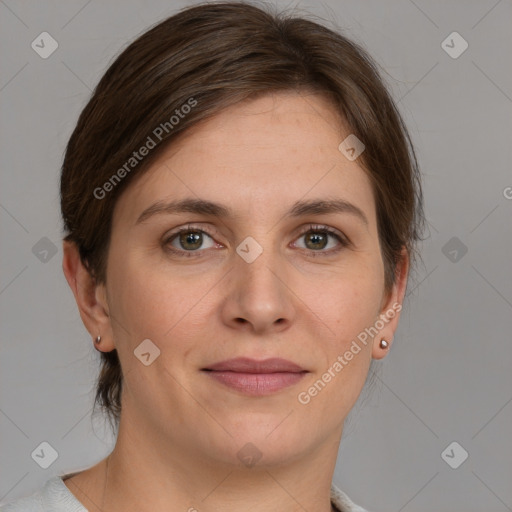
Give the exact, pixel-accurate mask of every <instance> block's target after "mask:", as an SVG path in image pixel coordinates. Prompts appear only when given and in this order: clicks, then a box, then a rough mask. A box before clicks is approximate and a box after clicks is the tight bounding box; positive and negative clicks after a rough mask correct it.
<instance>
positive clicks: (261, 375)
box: [203, 357, 308, 396]
mask: <svg viewBox="0 0 512 512" xmlns="http://www.w3.org/2000/svg"><path fill="white" fill-rule="evenodd" d="M203 371H204V372H205V373H206V374H207V375H208V376H209V377H211V378H212V379H214V380H215V381H217V382H220V383H221V384H223V385H224V386H227V387H230V388H232V389H235V390H236V391H238V392H241V393H243V394H245V395H253V396H257V395H267V394H271V393H275V392H277V391H280V390H282V389H284V388H287V387H289V386H292V385H294V384H297V383H298V382H299V381H300V380H301V379H302V378H303V377H304V375H305V374H306V373H308V371H307V370H305V369H304V368H301V367H300V366H299V365H297V364H295V363H292V362H291V361H287V360H286V359H280V358H272V359H265V360H263V361H257V360H255V359H249V358H244V357H242V358H237V359H229V360H227V361H221V362H219V363H215V364H213V365H211V366H208V367H207V368H203Z"/></svg>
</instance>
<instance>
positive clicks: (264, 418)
mask: <svg viewBox="0 0 512 512" xmlns="http://www.w3.org/2000/svg"><path fill="white" fill-rule="evenodd" d="M349 134H350V130H349V129H347V128H346V127H344V126H343V122H342V120H341V119H339V118H338V117H337V116H336V114H335V111H334V109H333V108H332V107H331V106H330V104H329V103H328V102H327V101H326V100H325V99H324V98H323V97H321V96H318V95H314V94H309V95H304V94H302V95H298V94H296V93H291V92H290V93H279V94H273V95H268V96H265V97H262V98H259V99H256V100H251V101H248V102H245V103H244V104H238V105H236V106H234V107H231V108H230V109H227V110H225V111H224V112H222V113H221V114H220V115H217V116H216V117H215V118H212V119H211V120H208V121H207V122H205V123H203V124H201V125H199V126H196V127H194V129H192V130H190V131H189V132H187V133H186V135H185V136H184V137H182V138H181V139H180V140H179V141H177V143H175V144H173V145H172V146H170V147H169V148H167V150H166V151H165V153H164V154H162V155H161V157H160V158H159V160H158V161H157V162H156V163H155V164H154V165H153V166H152V167H151V169H150V170H149V171H148V172H147V173H146V174H144V175H143V176H141V177H138V178H137V180H136V181H134V182H133V183H131V184H130V186H129V187H128V188H127V189H126V190H125V191H124V192H123V194H122V195H121V197H120V198H119V200H118V203H117V204H116V208H115V211H114V218H113V230H112V238H111V244H110V247H109V254H108V263H107V283H106V286H105V285H96V284H95V283H94V282H93V281H92V280H91V279H90V277H89V275H88V273H87V272H86V270H85V269H84V267H83V266H82V264H81V263H80V261H79V258H78V254H77V251H76V248H75V247H74V246H73V245H72V244H70V243H66V242H65V243H64V261H63V269H64V273H65V275H66V278H67V280H68V283H69V285H70V287H71V289H72V290H73V293H74V295H75V298H76V301H77V304H78V307H79V310H80V314H81V317H82V320H83V322H84V324H85V326H86V328H87V329H88V331H89V333H90V334H91V336H92V337H93V338H96V336H97V335H101V336H102V341H101V345H100V347H101V350H104V351H110V350H112V349H114V348H116V349H117V350H118V353H119V357H120V360H121V365H122V368H123V374H124V390H123V398H122V410H123V413H122V418H121V424H120V429H119V435H118V439H117V444H116V446H115V448H114V451H113V452H112V454H111V455H110V458H109V472H108V485H107V490H106V496H105V497H103V489H104V484H105V469H106V468H105V460H104V461H101V462H100V463H98V464H97V465H96V466H94V467H92V468H90V469H88V470H86V471H83V472H81V473H79V474H77V475H76V476H74V477H72V478H70V479H68V480H66V482H65V483H66V485H67V486H68V488H69V489H70V490H71V491H72V492H73V493H74V494H75V495H76V496H77V498H78V499H79V500H80V501H82V503H84V505H85V506H86V507H88V508H89V510H97V509H99V508H100V507H101V503H102V500H103V499H104V500H105V501H104V510H108V511H117V510H119V511H120V510H126V511H131V510H134V511H135V510H137V511H140V510H152V511H155V512H159V511H162V512H163V511H164V510H165V511H168V510H169V506H170V505H171V504H172V506H173V508H172V510H189V509H190V507H195V508H196V509H197V510H199V511H210V510H211V511H214V510H223V511H226V510H228V511H231V510H233V511H234V510H254V511H260V510H261V511H263V510H280V511H295V510H303V509H306V510H308V511H311V512H313V511H318V512H327V511H328V510H330V503H329V488H330V485H331V481H332V476H333V472H334V466H335V463H336V457H337V451H338V445H339V442H340V438H341V434H342V429H343V422H344V420H345V418H346V416H347V414H348V413H349V411H350V409H351V408H352V406H353V405H354V403H355V402H356V400H357V397H358V396H359V393H360V391H361V389H362V387H363V385H364V382H365V380H366V377H367V374H368V368H369V365H370V362H371V359H372V358H375V359H380V358H382V357H384V356H385V355H386V353H387V351H386V350H383V349H381V348H379V342H380V340H381V339H386V340H387V341H388V342H391V341H392V339H393V335H394V332H395V330H396V328H397V325H398V320H399V316H400V315H399V313H397V314H396V315H394V318H393V319H391V320H389V321H388V322H386V323H385V325H384V327H383V328H382V329H381V330H380V332H379V333H378V335H376V336H375V337H374V338H373V339H369V342H368V343H367V345H366V346H365V345H363V344H360V346H361V350H360V351H359V352H358V353H357V354H356V355H354V357H353V359H352V360H351V361H350V362H348V364H347V365H346V366H344V368H343V370H342V371H340V372H339V373H338V374H336V376H335V377H334V378H332V379H331V381H330V382H329V383H327V384H326V385H325V387H324V388H323V389H322V390H321V391H320V392H318V394H317V395H316V396H314V397H313V398H311V401H310V402H309V403H307V404H301V403H300V402H299V401H298V399H297V395H298V393H299V392H301V391H304V390H307V389H308V388H309V387H310V386H311V385H312V384H313V383H314V382H315V381H318V379H319V378H321V376H322V374H324V373H325V372H326V371H327V369H328V368H329V367H332V365H333V363H334V362H335V361H336V360H337V358H338V356H340V355H343V354H344V353H345V352H346V351H347V350H348V349H349V348H350V346H351V343H352V342H353V340H355V339H357V335H358V334H359V333H361V332H362V331H364V329H365V328H367V327H370V326H373V325H374V324H375V322H376V320H378V318H379V315H380V314H384V313H386V311H388V310H389V309H390V308H392V306H393V304H397V303H399V304H401V303H402V300H403V296H404V293H405V286H406V280H407V274H408V257H407V254H406V253H405V251H404V252H403V259H402V262H401V264H400V265H399V267H398V270H397V280H396V283H395V286H394V287H393V289H392V290H390V291H389V293H386V292H385V290H384V265H383V261H382V256H381V253H380V246H379V239H378V234H377V219H376V210H375V205H374V197H373V193H372V188H371V185H370V181H369V178H368V176H367V175H366V173H365V172H364V171H363V170H362V168H361V167H360V166H359V165H358V161H357V160H355V161H349V160H348V159H347V158H345V156H344V155H343V154H342V153H341V152H340V151H339V150H338V145H339V144H340V142H341V141H342V140H343V139H345V137H347V136H348V135H349ZM186 197H192V198H196V199H197V198H201V199H207V200H210V201H214V202H218V203H222V204H224V205H226V206H228V207H230V208H231V209H233V211H234V214H235V215H234V216H233V217H232V218H218V217H215V216H212V215H205V214H201V215H199V214H196V213H179V214H158V215H154V216H152V217H150V218H147V219H146V220H145V221H144V222H142V223H138V224H137V223H136V221H137V218H138V217H139V215H140V214H141V213H142V211H144V210H145V209H146V208H148V207H149V206H151V205H152V204H153V203H155V202H157V201H169V200H175V199H183V198H186ZM335 198H339V199H344V200H346V201H349V202H350V203H352V204H354V205H356V206H357V207H358V208H360V209H361V210H362V211H363V212H364V214H365V216H366V218H367V220H368V225H366V224H365V223H364V222H362V221H361V220H360V219H359V218H358V217H357V216H356V215H354V214H351V213H347V212H345V213H329V214H321V215H319V214H314V215H311V214H310V215H305V216H302V217H297V218H290V217H286V215H285V213H286V212H287V211H288V209H289V208H290V207H291V206H292V205H293V204H294V203H295V202H296V201H298V200H310V199H335ZM189 223H190V224H192V226H193V228H194V230H199V229H201V230H207V231H208V235H203V245H202V246H201V248H200V249H199V250H196V251H192V250H190V247H191V245H190V244H189V245H185V246H183V245H180V244H179V238H175V239H174V241H170V242H166V239H168V238H170V235H172V234H174V232H175V230H176V228H180V227H186V226H187V225H188V224H189ZM311 223H312V224H314V225H315V229H316V228H317V225H320V226H328V227H331V228H333V229H335V230H336V231H338V232H339V233H340V234H341V235H342V236H343V235H344V236H345V237H347V238H348V240H349V243H348V245H347V246H342V245H341V244H340V242H339V241H338V240H337V239H336V238H334V237H333V236H331V235H329V238H328V241H327V245H326V246H325V247H324V246H323V245H322V243H321V242H320V243H318V242H316V245H315V242H314V240H311V235H309V238H308V236H306V235H307V232H308V230H309V224H311ZM318 229H319V230H320V231H321V228H318ZM301 230H303V232H302V234H301ZM323 233H324V236H326V234H325V232H323ZM248 236H251V237H252V238H253V239H255V240H256V241H257V242H258V244H259V245H260V246H261V247H262V249H263V252H262V253H261V254H260V256H259V257H258V258H256V260H255V261H253V262H252V263H247V262H246V261H244V259H242V258H241V257H240V256H239V255H238V254H237V252H236V248H237V246H238V245H239V244H240V243H241V242H242V241H243V240H244V239H245V238H246V237H248ZM185 242H186V240H185ZM312 242H313V243H312ZM171 244H172V245H171ZM169 246H170V247H172V248H174V249H176V250H178V251H179V250H180V249H181V253H182V254H183V253H186V251H187V248H189V249H188V253H192V252H194V254H198V253H200V256H199V257H190V258H186V257H179V256H178V255H175V254H173V253H170V252H169V251H168V250H166V247H169ZM336 248H340V250H339V251H338V252H336V253H334V252H332V250H334V249H336ZM315 255H316V256H315ZM148 338H149V339H150V340H152V342H153V343H154V344H155V345H156V346H158V348H159V349H160V356H159V357H158V358H157V359H156V360H155V361H154V362H153V363H152V364H151V365H149V366H145V365H143V364H142V363H141V362H140V361H139V359H138V358H137V357H135V356H134V353H133V352H134V350H135V349H136V347H137V346H138V345H139V344H140V343H141V342H142V340H145V339H148ZM240 356H245V357H251V358H254V359H260V360H261V359H266V358H268V357H282V358H284V359H288V360H290V361H293V362H295V363H296V364H298V365H300V366H302V367H303V368H304V369H306V370H308V371H309V373H307V374H306V375H305V377H303V379H302V381H301V382H299V383H298V384H296V385H294V386H291V387H289V388H285V389H283V390H281V391H278V392H275V393H273V394H271V395H267V396H257V397H252V396H246V395H244V394H243V393H240V392H238V391H235V390H233V389H231V388H228V387H225V386H223V385H222V384H221V383H218V382H217V381H214V380H213V379H212V378H211V377H210V376H209V375H208V374H206V373H205V372H202V371H201V368H204V367H205V366H207V365H209V364H213V363H215V362H218V361H222V360H225V359H229V358H233V357H240ZM247 443H252V444H253V445H255V446H256V447H257V450H258V452H259V453H260V454H261V458H260V459H259V461H258V462H257V463H256V465H255V466H253V467H250V468H249V467H246V466H244V465H243V464H242V463H241V462H240V460H239V458H238V457H237V453H238V452H239V450H241V449H242V448H243V447H244V445H246V444H247ZM347 464H350V461H347ZM302 507H303V508H302Z"/></svg>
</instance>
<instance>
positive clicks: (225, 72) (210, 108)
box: [61, 2, 424, 427]
mask: <svg viewBox="0 0 512 512" xmlns="http://www.w3.org/2000/svg"><path fill="white" fill-rule="evenodd" d="M291 90H308V91H313V92H318V93H320V94H323V95H324V96H325V97H326V98H328V99H329V100H330V101H331V103H332V105H333V108H335V109H336V110H337V112H339V114H341V116H342V118H343V119H344V120H345V121H346V122H347V124H348V126H349V127H350V130H351V132H352V133H353V134H355V135H356V136H357V138H358V139H360V140H361V141H363V143H364V145H365V151H364V152H363V153H362V154H361V155H360V157H359V159H358V163H359V164H360V165H361V166H362V167H363V168H364V169H365V171H366V172H367V173H368V175H369V176H370V179H371V182H372V185H373V190H374V195H375V198H376V209H377V220H378V229H379V238H380V244H381V248H382V257H383V261H384V266H385V276H386V279H385V285H386V289H389V288H390V286H391V285H392V284H393V282H394V280H395V266H396V263H397V262H398V260H399V257H400V251H401V249H402V248H403V247H405V248H406V249H407V250H408V251H409V254H410V256H411V261H413V260H414V259H415V258H414V256H415V255H416V250H415V242H416V241H417V240H420V239H421V237H420V233H421V230H422V228H423V223H424V216H423V200H422V192H421V182H420V176H419V170H418V165H417V161H416V156H415V153H414V149H413V146H412V143H411V140H410V137H409V134H408V132H407V129H406V127H405V124H404V122H403V120H402V118H401V116H400V114H399V112H398V110H397V108H396V106H395V104H394V102H393V100H392V98H391V97H390V95H389V93H388V92H387V90H386V87H385V85H384V84H383V82H382V79H381V78H380V75H379V72H378V70H377V66H376V64H375V63H374V62H373V60H372V59H371V58H370V56H369V55H368V54H367V53H366V51H365V50H364V49H363V48H362V47H361V46H359V45H358V44H356V43H354V42H352V41H350V40H349V39H347V38H346V37H344V36H343V35H340V34H339V33H337V32H335V31H333V30H331V29H329V28H326V27H324V26H322V25H321V24H318V23H316V22H313V21H310V20H308V19H304V18H299V17H292V16H289V15H288V14H285V13H275V12H270V11H268V10H263V9H261V8H259V7H256V6H254V5H250V4H246V3H239V2H223V3H208V4H201V5H196V6H193V7H191V8H187V9H185V10H183V11H181V12H179V13H178V14H176V15H174V16H171V17H170V18H167V19H166V20H164V21H162V22H160V23H158V24H157V25H155V26H154V27H153V28H151V29H150V30H148V31H147V32H145V33H143V34H142V35H141V36H140V37H138V38H137V39H136V40H135V41H134V42H132V43H131V44H130V45H129V46H128V47H127V48H126V49H125V50H124V51H123V52H122V53H121V54H120V55H119V56H118V57H117V58H116V60H115V61H114V62H113V63H112V64H111V66H110V67H109V68H108V70H107V71H106V73H105V74H104V76H103V77H102V78H101V80H100V82H99V83H98V85H97V87H96V89H95V90H94V92H93V94H92V97H91V99H90V100H89V102H88V103H87V105H86V106H85V108H84V109H83V111H82V113H81V114H80V117H79V119H78V122H77V125H76V127H75V129H74V131H73V133H72V135H71V137H70V140H69V142H68V145H67V148H66V153H65V157H64V162H63V165H62V175H61V209H62V216H63V220H64V229H65V231H66V236H65V240H67V241H72V242H74V243H75V244H76V246H77V248H78V250H79V253H80V257H81V260H82V262H83V264H84V265H85V266H86V267H87V268H88V270H89V272H90V274H91V275H92V276H93V277H94V278H95V279H96V282H98V283H105V282H106V277H107V276H106V274H105V269H106V256H107V253H108V245H109V240H110V230H111V220H112V214H113V210H114V206H115V204H116V201H117V199H118V198H119V196H120V194H121V193H122V191H123V190H124V189H125V188H126V187H127V186H128V185H129V184H130V182H131V181H132V180H133V179H134V178H135V177H136V176H140V175H141V173H143V172H144V171H145V170H147V169H148V168H149V167H150V165H151V163H152V162H153V161H154V160H155V158H157V157H158V155H159V154H160V153H161V152H162V150H164V149H165V148H166V147H167V145H168V144H169V143H171V142H172V141H173V140H176V137H177V136H178V134H181V133H183V132H184V131H185V130H189V129H190V128H191V127H193V126H194V125H196V124H197V123H198V122H199V121H201V120H204V119H207V118H210V117H211V116H214V115H215V114H217V113H219V112H220V111H222V110H223V109H225V108H226V107H228V106H231V105H233V104H236V103H238V102H240V101H243V100H245V99H249V98H255V97H257V96H259V95H264V94H268V93H271V92H274V91H291ZM185 105H188V106H190V108H185V107H184V106H185ZM192 107H193V108H192ZM182 114H183V115H182ZM150 139H151V141H152V142H153V143H155V145H154V148H151V150H150V151H149V152H147V151H146V152H145V153H146V156H144V157H143V158H140V159H136V158H135V157H134V151H138V150H139V148H141V147H143V146H146V147H150V146H151V143H150V142H149V141H150ZM340 142H341V141H340ZM140 153H141V154H142V151H141V152H140ZM101 358H102V367H101V371H100V374H99V377H98V381H97V388H96V399H95V405H100V406H101V407H102V408H103V409H104V410H106V412H107V414H108V416H109V419H110V420H112V421H113V423H114V424H115V426H116V427H117V426H118V424H119V419H120V412H121V392H122V371H121V366H120V362H119V358H118V355H117V351H116V350H113V351H112V352H109V353H104V352H102V353H101Z"/></svg>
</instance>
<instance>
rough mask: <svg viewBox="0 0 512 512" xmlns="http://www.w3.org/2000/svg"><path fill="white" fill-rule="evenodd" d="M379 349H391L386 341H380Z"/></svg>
mask: <svg viewBox="0 0 512 512" xmlns="http://www.w3.org/2000/svg"><path fill="white" fill-rule="evenodd" d="M379 347H380V348H382V349H384V350H386V349H387V348H388V347H389V343H388V342H387V341H386V340H380V343H379Z"/></svg>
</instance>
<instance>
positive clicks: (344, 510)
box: [331, 484, 368, 512]
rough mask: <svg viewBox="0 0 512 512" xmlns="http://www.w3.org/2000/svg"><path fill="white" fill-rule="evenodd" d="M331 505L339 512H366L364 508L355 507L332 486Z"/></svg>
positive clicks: (342, 493) (343, 494)
mask: <svg viewBox="0 0 512 512" xmlns="http://www.w3.org/2000/svg"><path fill="white" fill-rule="evenodd" d="M331 503H332V504H333V505H334V506H335V507H336V509H337V510H338V511H339V512H368V511H367V510H366V509H365V508H363V507H360V506H359V505H356V504H355V503H354V502H353V501H352V500H351V499H350V498H349V497H348V496H347V495H346V494H345V493H344V492H343V491H342V490H340V489H338V488H337V487H336V486H335V485H334V484H332V485H331Z"/></svg>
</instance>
